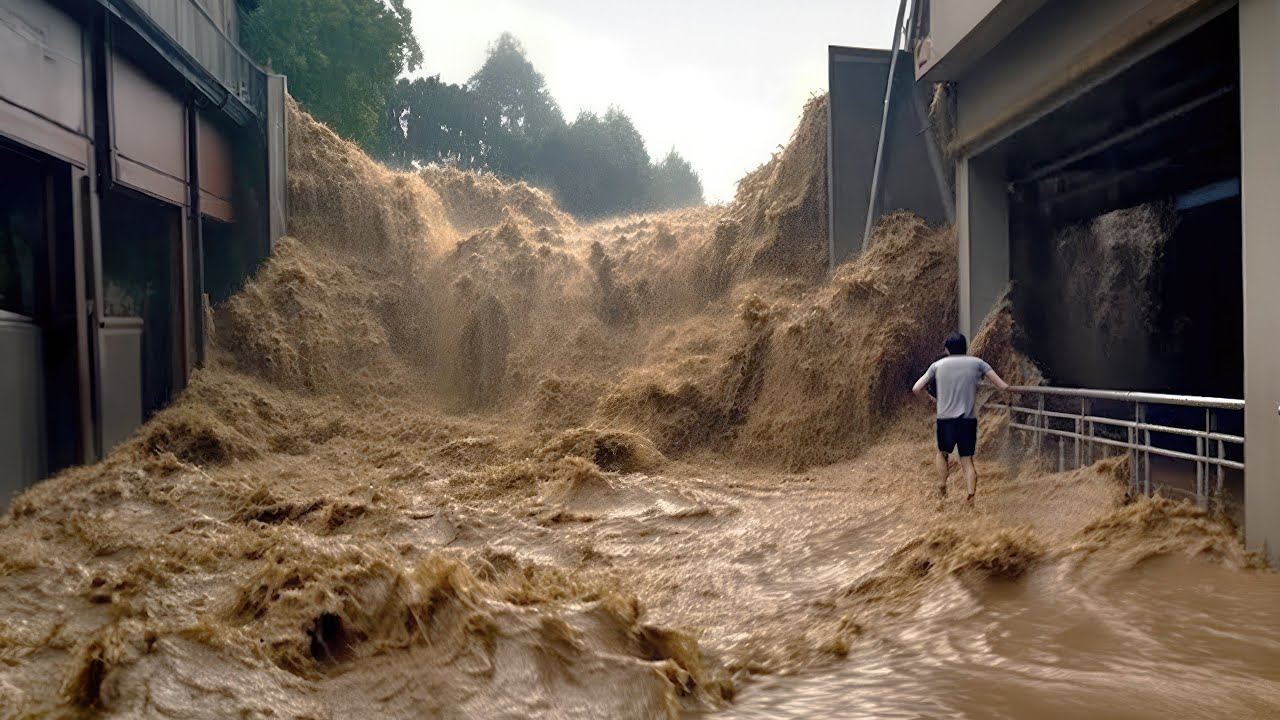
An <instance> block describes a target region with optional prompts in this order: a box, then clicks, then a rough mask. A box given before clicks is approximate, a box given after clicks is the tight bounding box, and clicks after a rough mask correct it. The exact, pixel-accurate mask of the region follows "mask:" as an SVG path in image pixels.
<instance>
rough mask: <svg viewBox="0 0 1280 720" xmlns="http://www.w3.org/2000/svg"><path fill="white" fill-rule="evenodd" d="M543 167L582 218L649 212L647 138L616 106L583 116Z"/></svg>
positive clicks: (551, 147)
mask: <svg viewBox="0 0 1280 720" xmlns="http://www.w3.org/2000/svg"><path fill="white" fill-rule="evenodd" d="M540 159H541V162H540V165H541V166H542V167H543V168H544V171H545V172H546V173H547V182H548V184H549V185H550V186H551V190H552V192H553V193H554V194H555V196H556V199H557V200H558V201H559V203H560V205H561V207H563V208H564V209H565V210H568V211H569V212H571V213H574V214H575V215H579V216H582V217H600V216H603V215H614V214H619V213H625V212H638V211H642V210H645V209H647V208H648V205H649V200H648V197H649V185H650V182H651V179H650V167H649V153H648V151H647V150H645V146H644V138H642V137H641V136H640V132H639V131H638V130H636V127H635V124H634V123H632V122H631V118H629V117H627V114H626V113H625V112H623V111H622V110H621V109H619V108H616V107H612V108H609V111H608V112H606V113H605V114H604V117H601V116H599V115H597V114H595V113H592V112H583V113H581V114H580V115H578V118H577V119H576V120H574V121H573V123H572V124H571V125H569V126H568V127H567V128H565V130H564V131H563V132H561V133H557V134H556V135H555V136H553V137H552V138H551V140H550V141H549V142H548V143H547V145H546V146H545V147H544V148H543V150H542V152H541V153H540Z"/></svg>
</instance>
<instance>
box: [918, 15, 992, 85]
mask: <svg viewBox="0 0 1280 720" xmlns="http://www.w3.org/2000/svg"><path fill="white" fill-rule="evenodd" d="M1000 2H1001V0H933V2H931V3H929V38H928V40H927V43H928V59H927V60H926V61H925V62H924V63H923V64H922V65H921V64H917V72H921V73H923V72H927V71H928V70H929V69H930V68H931V67H933V66H934V65H935V64H937V62H938V61H939V60H941V59H942V58H943V57H945V56H946V55H947V54H948V53H950V52H951V51H952V50H954V49H955V47H956V45H959V44H960V41H961V40H963V39H964V37H965V36H966V35H968V34H969V33H970V32H972V31H973V29H974V28H975V27H977V26H978V23H980V22H982V19H983V18H985V17H987V15H989V14H990V13H991V11H992V10H994V9H995V8H996V6H997V5H999V4H1000Z"/></svg>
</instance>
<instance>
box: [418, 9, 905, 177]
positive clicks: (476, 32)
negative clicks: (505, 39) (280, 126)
mask: <svg viewBox="0 0 1280 720" xmlns="http://www.w3.org/2000/svg"><path fill="white" fill-rule="evenodd" d="M406 4H407V5H408V6H409V8H410V9H411V11H412V12H413V25H414V29H415V31H416V32H417V36H418V42H419V43H421V45H422V51H423V54H424V55H425V58H426V61H425V62H424V64H423V68H422V71H421V73H422V74H426V75H435V74H437V73H438V74H440V76H441V77H442V79H444V80H446V81H448V82H465V81H466V80H467V78H469V77H470V76H471V74H472V73H474V72H475V71H476V69H478V68H479V67H480V65H481V63H483V62H484V57H485V49H486V47H487V46H488V45H489V43H491V42H493V40H494V39H496V38H497V37H498V35H499V34H501V33H502V32H503V31H506V30H509V31H511V32H512V33H514V34H515V35H516V37H518V38H520V41H521V42H522V43H523V44H524V46H525V50H526V51H527V52H528V54H529V59H530V60H531V61H532V62H533V64H534V67H536V68H537V69H538V70H539V71H541V72H542V74H543V75H545V76H546V78H547V85H548V86H549V87H550V88H551V92H552V94H554V95H555V98H556V100H557V101H559V103H560V106H561V109H562V110H563V111H564V114H565V118H566V119H568V120H573V118H574V117H576V116H577V114H578V111H579V110H596V111H600V112H603V111H604V110H606V109H607V108H608V107H609V105H611V104H613V105H619V106H621V107H622V108H623V109H624V110H626V112H627V114H628V115H630V116H631V118H632V119H633V120H634V121H635V123H636V127H637V128H639V130H640V132H641V134H643V135H644V139H645V143H646V146H647V147H648V149H649V154H650V156H652V157H654V158H655V159H658V158H661V156H662V155H665V154H666V152H667V150H669V149H670V148H672V147H675V148H676V149H677V150H679V151H680V153H681V154H682V155H684V156H685V157H686V158H687V159H688V160H689V161H690V162H692V163H693V166H694V168H695V169H696V170H697V171H698V172H699V173H700V174H701V176H702V183H703V185H704V187H705V188H706V193H707V200H708V201H710V202H719V201H724V200H729V199H731V198H732V197H733V192H734V185H735V183H736V182H737V180H738V178H740V177H742V175H743V174H744V173H746V172H747V171H749V170H751V169H753V168H755V167H757V166H758V165H759V164H760V163H762V162H764V161H766V160H768V159H769V156H770V154H771V153H772V152H774V151H775V150H776V149H777V148H778V146H779V145H782V144H784V143H786V141H787V138H789V137H790V135H791V131H792V130H793V129H794V127H795V124H796V120H797V119H798V117H799V114H800V109H801V107H802V106H803V105H804V101H805V100H806V99H808V98H809V97H810V96H811V95H812V94H815V93H821V92H825V91H826V87H827V46H828V45H852V46H857V47H888V44H889V41H890V39H891V37H892V33H893V20H894V15H895V13H896V12H897V9H898V3H897V1H896V0H790V1H787V0H647V1H643V0H407V3H406Z"/></svg>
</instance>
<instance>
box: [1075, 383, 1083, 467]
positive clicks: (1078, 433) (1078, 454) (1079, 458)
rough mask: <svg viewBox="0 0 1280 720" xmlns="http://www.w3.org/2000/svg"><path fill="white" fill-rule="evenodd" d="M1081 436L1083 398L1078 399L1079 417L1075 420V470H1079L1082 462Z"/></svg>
mask: <svg viewBox="0 0 1280 720" xmlns="http://www.w3.org/2000/svg"><path fill="white" fill-rule="evenodd" d="M1083 436H1084V398H1081V399H1080V417H1078V418H1076V436H1075V446H1076V469H1077V470H1079V469H1080V467H1081V466H1082V461H1083V460H1084V446H1083V445H1081V444H1080V441H1081V440H1082V439H1083Z"/></svg>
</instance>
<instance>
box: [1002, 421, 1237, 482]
mask: <svg viewBox="0 0 1280 720" xmlns="http://www.w3.org/2000/svg"><path fill="white" fill-rule="evenodd" d="M1009 427H1011V428H1016V429H1018V430H1029V431H1031V432H1035V433H1040V434H1043V435H1057V436H1059V437H1067V438H1073V439H1076V440H1084V441H1085V442H1094V443H1099V444H1102V445H1111V446H1113V447H1121V448H1125V449H1126V450H1143V451H1146V452H1149V453H1152V454H1153V455H1163V456H1164V457H1168V458H1173V459H1175V460H1190V461H1192V462H1204V463H1208V464H1210V465H1221V466H1222V467H1228V468H1232V469H1234V470H1243V469H1244V463H1242V462H1236V461H1234V460H1226V459H1224V458H1216V457H1212V456H1208V455H1195V454H1193V453H1184V452H1178V451H1177V450H1166V449H1164V448H1159V447H1152V446H1148V445H1136V444H1133V443H1129V442H1124V441H1120V440H1112V439H1110V438H1105V437H1101V436H1097V435H1094V436H1088V435H1083V434H1080V433H1075V432H1069V431H1066V430H1054V429H1052V428H1042V427H1036V426H1034V425H1025V424H1023V423H1018V422H1011V423H1009Z"/></svg>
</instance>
